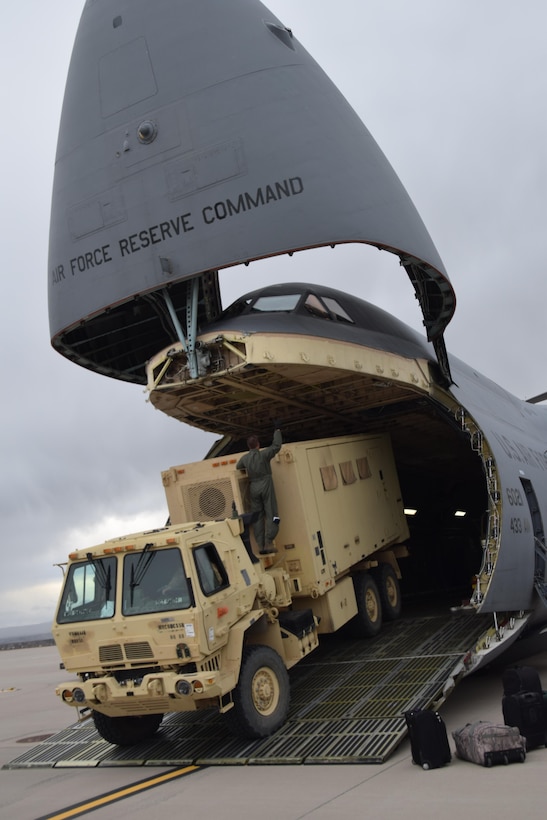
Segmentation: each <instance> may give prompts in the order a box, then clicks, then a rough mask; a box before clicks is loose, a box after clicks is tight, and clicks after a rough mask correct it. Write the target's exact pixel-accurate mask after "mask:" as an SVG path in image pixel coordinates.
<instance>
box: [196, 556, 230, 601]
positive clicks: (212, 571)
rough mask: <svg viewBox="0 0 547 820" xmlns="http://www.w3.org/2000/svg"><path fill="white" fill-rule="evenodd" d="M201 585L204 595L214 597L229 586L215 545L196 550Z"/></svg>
mask: <svg viewBox="0 0 547 820" xmlns="http://www.w3.org/2000/svg"><path fill="white" fill-rule="evenodd" d="M194 561H195V563H196V569H197V573H198V579H199V585H200V587H201V589H202V592H203V594H204V595H214V593H215V592H218V591H219V590H221V589H224V588H225V587H227V586H229V581H228V575H227V574H226V569H225V568H224V564H223V563H222V561H221V560H220V557H219V554H218V552H217V550H216V547H215V545H214V544H203V545H202V546H200V547H196V549H195V550H194Z"/></svg>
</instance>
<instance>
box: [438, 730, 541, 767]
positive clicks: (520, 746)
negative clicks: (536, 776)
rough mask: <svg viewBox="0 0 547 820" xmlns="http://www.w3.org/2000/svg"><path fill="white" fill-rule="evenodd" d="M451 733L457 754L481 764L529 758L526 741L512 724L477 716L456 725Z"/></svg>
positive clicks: (496, 763)
mask: <svg viewBox="0 0 547 820" xmlns="http://www.w3.org/2000/svg"><path fill="white" fill-rule="evenodd" d="M452 737H453V738H454V742H455V744H456V754H457V756H458V757H459V758H461V759H462V760H468V761H469V762H470V763H477V764H478V765H479V766H487V767H490V766H497V765H499V764H500V763H503V764H505V765H507V764H508V763H517V762H518V763H524V761H525V760H526V741H525V739H524V738H523V737H522V736H521V734H520V732H519V730H518V729H517V728H515V727H513V726H504V725H503V724H499V723H491V722H490V721H487V720H477V721H475V723H468V724H467V725H466V726H463V727H462V728H461V729H456V731H455V732H452Z"/></svg>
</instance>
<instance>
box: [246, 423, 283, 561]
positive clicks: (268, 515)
mask: <svg viewBox="0 0 547 820" xmlns="http://www.w3.org/2000/svg"><path fill="white" fill-rule="evenodd" d="M279 424H280V423H279V422H275V431H274V436H273V441H272V443H271V445H270V446H269V447H265V448H264V449H263V450H261V449H260V441H259V440H258V438H257V436H255V435H251V436H249V438H248V439H247V447H248V448H249V452H248V453H245V455H244V456H241V458H240V459H239V461H238V462H237V464H236V470H246V471H247V476H248V477H249V485H250V491H251V512H252V513H256V515H257V518H256V520H255V522H254V525H253V529H254V534H255V538H256V542H257V544H258V548H259V550H260V554H261V555H269V554H270V553H274V552H277V550H276V549H275V547H274V545H273V544H272V541H273V540H274V538H275V536H276V535H277V533H278V530H279V515H278V512H277V500H276V497H275V488H274V485H273V478H272V468H271V466H270V461H271V460H272V458H273V457H274V456H275V455H276V453H278V452H279V451H280V449H281V445H282V443H283V441H282V438H281V430H280V429H279Z"/></svg>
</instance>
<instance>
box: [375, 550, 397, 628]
mask: <svg viewBox="0 0 547 820" xmlns="http://www.w3.org/2000/svg"><path fill="white" fill-rule="evenodd" d="M372 576H373V578H374V580H375V581H376V586H377V587H378V592H379V593H380V601H381V603H382V615H383V618H384V620H385V621H396V620H397V618H399V617H400V615H401V609H402V602H401V588H400V586H399V579H398V578H397V575H396V574H395V570H394V569H393V567H392V566H390V565H389V564H380V566H379V567H377V568H376V569H374V570H373V571H372Z"/></svg>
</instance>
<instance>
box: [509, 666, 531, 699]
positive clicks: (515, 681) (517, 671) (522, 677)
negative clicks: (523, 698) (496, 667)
mask: <svg viewBox="0 0 547 820" xmlns="http://www.w3.org/2000/svg"><path fill="white" fill-rule="evenodd" d="M501 681H502V684H503V694H504V695H516V694H518V692H541V680H540V678H539V673H538V671H537V669H535V668H534V667H533V666H511V667H509V668H508V669H506V670H505V671H504V672H503V674H502V676H501Z"/></svg>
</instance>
